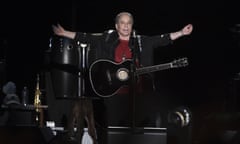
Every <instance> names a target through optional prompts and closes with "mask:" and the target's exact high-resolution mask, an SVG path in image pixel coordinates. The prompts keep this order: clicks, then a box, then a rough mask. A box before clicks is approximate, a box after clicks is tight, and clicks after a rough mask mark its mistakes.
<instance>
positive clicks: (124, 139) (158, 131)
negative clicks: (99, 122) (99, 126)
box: [107, 127, 167, 144]
mask: <svg viewBox="0 0 240 144" xmlns="http://www.w3.org/2000/svg"><path fill="white" fill-rule="evenodd" d="M166 143H167V133H166V129H165V128H147V127H144V128H134V129H133V128H128V127H109V128H108V142H107V144H166Z"/></svg>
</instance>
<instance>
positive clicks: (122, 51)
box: [115, 40, 132, 63]
mask: <svg viewBox="0 0 240 144" xmlns="http://www.w3.org/2000/svg"><path fill="white" fill-rule="evenodd" d="M131 58H132V52H131V51H130V48H129V46H128V40H120V42H119V45H118V47H117V48H116V50H115V62H117V63H120V62H122V61H123V60H125V59H131Z"/></svg>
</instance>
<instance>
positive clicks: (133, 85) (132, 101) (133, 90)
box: [129, 30, 137, 132]
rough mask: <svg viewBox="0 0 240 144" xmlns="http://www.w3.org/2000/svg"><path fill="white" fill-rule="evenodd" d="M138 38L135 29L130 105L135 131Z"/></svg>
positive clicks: (132, 49)
mask: <svg viewBox="0 0 240 144" xmlns="http://www.w3.org/2000/svg"><path fill="white" fill-rule="evenodd" d="M136 40H137V38H136V32H135V31H134V30H133V35H132V43H131V45H130V46H131V47H130V48H131V51H132V63H131V67H130V68H131V70H130V78H131V79H130V93H129V96H130V105H131V106H132V111H131V113H130V114H131V127H132V130H133V132H134V131H135V128H136V124H135V122H136V116H135V114H136V109H135V107H136V106H135V98H136V75H135V72H136V68H137V67H136V60H137V41H136ZM131 106H130V107H131Z"/></svg>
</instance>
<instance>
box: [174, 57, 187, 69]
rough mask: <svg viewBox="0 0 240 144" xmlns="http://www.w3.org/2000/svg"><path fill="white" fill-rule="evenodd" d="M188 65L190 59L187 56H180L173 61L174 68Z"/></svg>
mask: <svg viewBox="0 0 240 144" xmlns="http://www.w3.org/2000/svg"><path fill="white" fill-rule="evenodd" d="M187 65H188V59H187V58H180V59H177V60H174V61H172V62H171V67H172V68H178V67H185V66H187Z"/></svg>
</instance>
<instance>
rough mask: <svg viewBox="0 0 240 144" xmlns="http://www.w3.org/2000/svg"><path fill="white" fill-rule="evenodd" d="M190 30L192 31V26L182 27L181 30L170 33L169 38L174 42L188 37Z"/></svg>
mask: <svg viewBox="0 0 240 144" xmlns="http://www.w3.org/2000/svg"><path fill="white" fill-rule="evenodd" d="M192 30H193V26H192V24H188V25H186V26H184V27H183V28H182V29H181V30H179V31H177V32H172V33H170V38H171V40H176V39H178V38H180V37H182V36H186V35H190V34H191V33H192Z"/></svg>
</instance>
